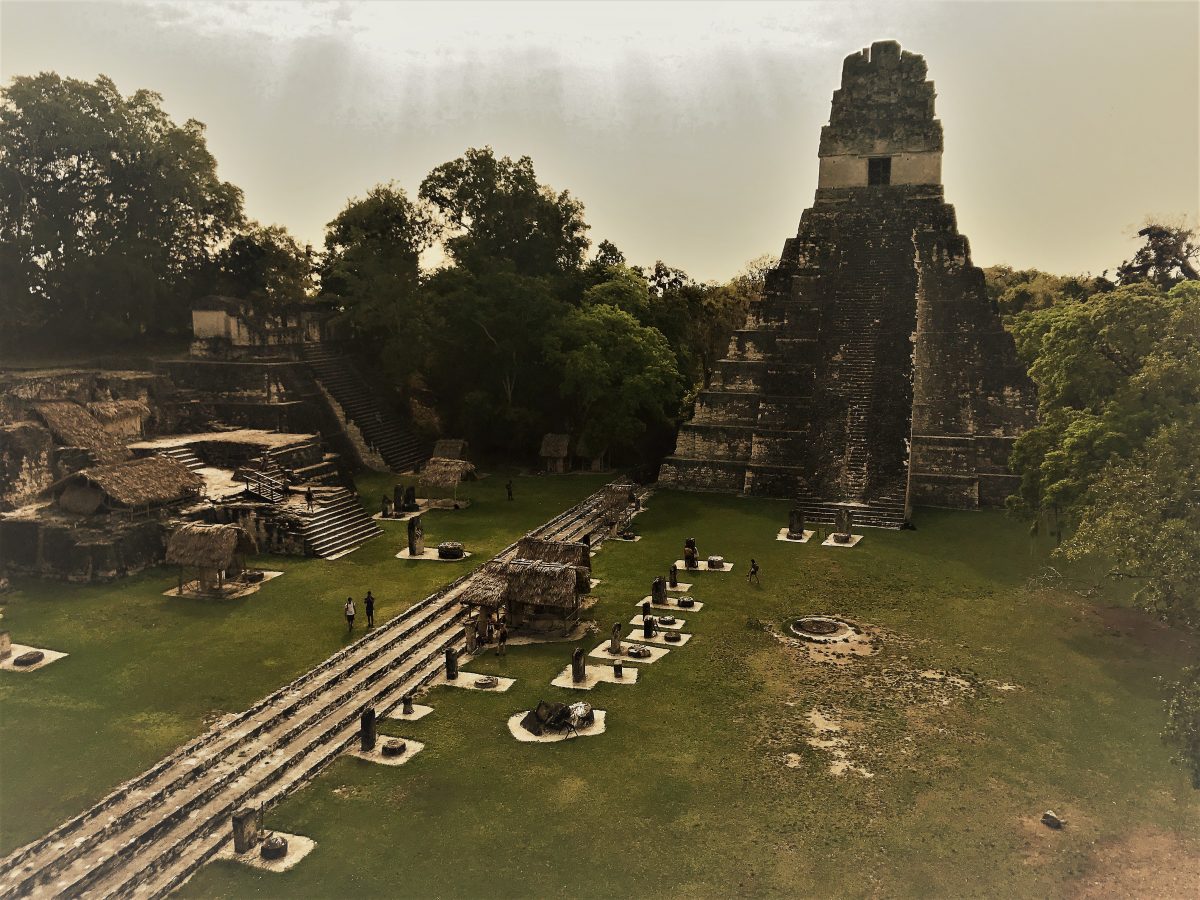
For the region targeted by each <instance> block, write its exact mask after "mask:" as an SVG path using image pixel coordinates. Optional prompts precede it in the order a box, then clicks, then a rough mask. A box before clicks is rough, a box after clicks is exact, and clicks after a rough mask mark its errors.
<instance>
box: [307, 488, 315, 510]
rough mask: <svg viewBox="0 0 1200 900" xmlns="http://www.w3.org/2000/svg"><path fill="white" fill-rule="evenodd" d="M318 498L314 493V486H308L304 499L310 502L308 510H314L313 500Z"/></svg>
mask: <svg viewBox="0 0 1200 900" xmlns="http://www.w3.org/2000/svg"><path fill="white" fill-rule="evenodd" d="M314 499H316V498H315V496H314V495H313V489H312V488H306V489H305V491H304V501H305V502H306V503H307V504H308V511H309V512H312V511H313V500H314Z"/></svg>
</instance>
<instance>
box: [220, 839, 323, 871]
mask: <svg viewBox="0 0 1200 900" xmlns="http://www.w3.org/2000/svg"><path fill="white" fill-rule="evenodd" d="M268 834H277V835H279V836H280V837H281V838H283V839H284V840H286V841H287V842H288V848H287V853H286V854H284V855H283V856H282V857H280V858H279V859H263V858H262V854H261V853H259V850H258V847H257V846H254V847H251V848H250V849H249V850H247V851H246V852H245V853H242V854H237V853H234V852H233V841H232V840H231V841H230V842H229V843H228V844H226V845H225V846H224V847H222V848H221V849H220V850H218V851H217V853H216V855H215V856H214V857H213V858H214V859H232V860H233V861H234V862H240V863H243V864H245V865H247V866H250V867H251V868H254V869H263V870H265V871H267V872H286V871H287V870H288V869H290V868H292V867H293V866H294V865H296V863H298V862H300V860H302V859H304V857H306V856H308V854H310V853H312V852H313V848H315V847H316V846H317V842H316V841H314V840H313V839H312V838H306V837H302V836H300V835H298V834H284V833H283V832H282V831H271V832H268Z"/></svg>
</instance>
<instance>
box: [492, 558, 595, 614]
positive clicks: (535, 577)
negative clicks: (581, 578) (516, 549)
mask: <svg viewBox="0 0 1200 900" xmlns="http://www.w3.org/2000/svg"><path fill="white" fill-rule="evenodd" d="M505 572H506V575H507V580H508V587H507V590H506V591H505V600H506V601H507V602H508V603H509V605H512V604H514V603H527V604H537V605H539V606H552V607H558V608H562V609H574V608H576V607H578V606H579V593H578V591H577V590H576V585H577V583H578V579H577V576H576V574H575V567H574V566H564V565H562V564H561V563H551V562H543V561H542V560H540V559H514V560H512V561H511V562H509V563H506V564H505Z"/></svg>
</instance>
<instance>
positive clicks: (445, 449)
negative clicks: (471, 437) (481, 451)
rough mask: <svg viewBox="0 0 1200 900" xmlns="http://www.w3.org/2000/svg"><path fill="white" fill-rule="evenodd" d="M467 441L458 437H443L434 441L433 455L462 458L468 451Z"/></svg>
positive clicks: (445, 457) (444, 457)
mask: <svg viewBox="0 0 1200 900" xmlns="http://www.w3.org/2000/svg"><path fill="white" fill-rule="evenodd" d="M466 449H467V442H466V441H462V440H458V439H456V438H442V439H441V440H439V441H436V442H434V445H433V453H432V454H431V455H432V456H435V457H441V458H442V459H462V458H463V453H465V452H466Z"/></svg>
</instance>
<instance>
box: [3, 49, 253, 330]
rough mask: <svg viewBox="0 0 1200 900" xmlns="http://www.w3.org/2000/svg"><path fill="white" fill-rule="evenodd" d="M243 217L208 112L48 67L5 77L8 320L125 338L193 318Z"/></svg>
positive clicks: (7, 323) (20, 325)
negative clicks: (205, 117) (223, 173)
mask: <svg viewBox="0 0 1200 900" xmlns="http://www.w3.org/2000/svg"><path fill="white" fill-rule="evenodd" d="M241 224H242V193H241V191H240V190H239V189H238V188H236V187H234V186H233V185H232V184H229V183H228V182H223V181H221V180H220V179H219V178H218V177H217V173H216V160H215V159H214V158H213V157H212V155H211V154H210V153H209V152H208V148H207V146H206V144H205V140H204V126H203V125H202V124H201V123H200V122H197V121H196V120H194V119H189V120H188V121H186V122H184V123H183V124H182V125H178V124H176V123H175V122H173V121H172V120H171V119H170V117H169V116H168V115H167V114H166V113H165V112H164V111H163V109H162V97H161V96H160V95H158V94H156V93H154V92H152V91H147V90H140V91H137V92H135V93H134V94H132V95H130V96H128V97H124V96H122V95H121V94H120V92H119V91H118V90H117V87H116V85H115V84H114V83H113V82H112V81H111V80H110V79H109V78H106V77H104V76H101V77H99V78H97V79H96V80H95V81H94V82H86V81H79V80H76V79H73V78H62V77H60V76H58V75H56V74H54V73H52V72H43V73H42V74H40V75H35V76H28V77H26V76H22V77H16V78H14V79H13V80H12V82H11V83H10V84H9V85H8V86H7V87H6V88H4V89H3V90H2V91H0V260H2V261H3V262H4V263H5V265H4V267H3V270H2V271H0V285H2V287H0V295H2V296H3V298H4V303H3V308H2V309H0V325H2V326H4V330H5V331H6V332H9V333H10V336H11V334H12V333H13V332H23V333H27V332H29V331H33V330H37V329H42V328H52V329H54V331H55V333H57V334H65V335H66V336H68V338H71V337H73V338H75V339H79V340H82V339H84V338H86V339H88V340H92V339H95V338H97V337H100V338H124V337H130V336H133V335H137V334H140V333H142V332H144V331H146V330H148V329H171V328H177V327H182V326H184V325H186V321H187V314H188V309H189V307H190V302H191V300H192V299H193V298H194V297H195V296H196V295H197V293H198V292H199V291H201V290H203V288H204V287H205V286H207V281H206V279H207V278H208V277H209V273H210V272H211V269H212V265H213V259H214V257H215V255H216V253H217V251H218V250H219V249H220V248H221V247H222V246H223V245H224V243H225V241H226V240H228V238H229V237H230V236H231V235H232V234H233V233H235V232H236V230H237V229H238V228H239V227H240V226H241Z"/></svg>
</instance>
